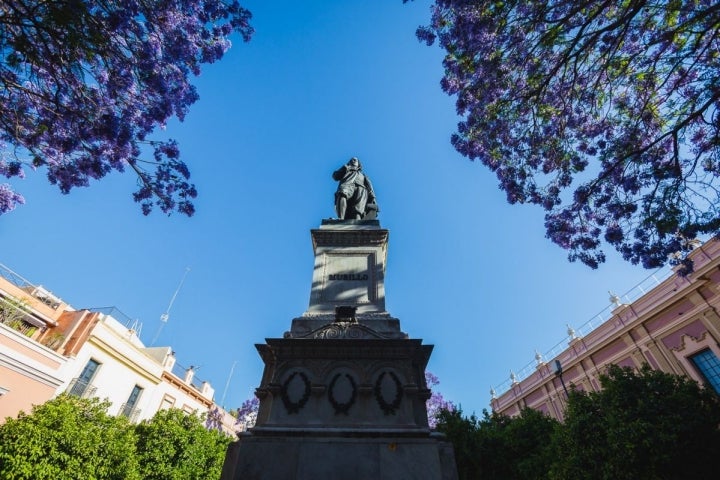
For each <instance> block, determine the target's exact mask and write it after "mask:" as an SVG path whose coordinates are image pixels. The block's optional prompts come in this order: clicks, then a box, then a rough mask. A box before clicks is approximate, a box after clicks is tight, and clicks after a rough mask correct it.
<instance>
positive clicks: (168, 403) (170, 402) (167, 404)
mask: <svg viewBox="0 0 720 480" xmlns="http://www.w3.org/2000/svg"><path fill="white" fill-rule="evenodd" d="M174 405H175V399H174V398H173V397H171V396H170V395H167V394H166V395H165V396H164V397H163V399H162V403H161V404H160V410H167V409H168V408H172V407H173V406H174Z"/></svg>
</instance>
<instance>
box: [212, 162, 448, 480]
mask: <svg viewBox="0 0 720 480" xmlns="http://www.w3.org/2000/svg"><path fill="white" fill-rule="evenodd" d="M353 160H355V161H356V164H355V165H356V168H357V170H352V168H350V167H352V165H351V164H352V161H353ZM348 167H349V170H348V171H349V172H350V173H353V172H357V171H359V170H360V168H361V167H360V166H359V162H357V159H352V160H351V161H350V162H348ZM340 171H343V172H345V173H343V176H340V175H338V176H339V177H340V178H345V179H347V178H351V177H352V176H351V175H350V174H348V173H347V172H346V171H344V170H342V169H341V170H338V172H340ZM336 173H337V172H336ZM352 178H353V179H354V180H353V181H356V182H362V185H364V186H365V187H362V188H366V189H367V186H369V180H368V179H367V177H362V178H361V177H358V176H355V177H352ZM336 179H337V178H336ZM341 186H342V183H341ZM369 190H370V191H372V187H369ZM338 192H340V188H339V189H338ZM346 195H348V197H347V198H346ZM358 195H359V196H360V200H359V201H362V195H365V200H366V201H367V200H368V199H370V197H369V196H368V193H367V192H364V193H363V192H362V191H361V192H360V194H358V193H357V191H354V192H351V191H350V190H349V189H348V188H346V189H345V190H343V193H342V194H340V193H338V194H336V203H337V204H338V215H339V216H340V217H341V218H342V220H323V221H322V224H321V225H320V228H318V229H313V230H312V231H311V235H312V243H313V251H314V254H315V265H314V269H313V276H312V287H311V292H310V303H309V306H308V309H307V311H305V312H304V313H303V314H302V315H301V316H300V317H298V318H295V319H293V320H292V323H291V328H290V330H289V331H287V332H285V333H284V335H283V338H268V339H266V343H264V344H258V345H256V348H257V349H258V352H259V353H260V356H261V358H262V360H263V362H264V364H265V368H264V371H263V376H262V380H261V382H260V386H259V387H258V388H257V389H256V392H255V394H256V396H257V397H258V399H259V400H260V407H259V410H258V416H257V421H256V424H255V426H254V427H253V428H250V429H249V430H248V431H247V432H243V433H241V434H240V435H239V438H238V440H237V441H236V442H234V443H232V444H231V445H230V446H229V448H228V452H227V456H226V459H225V464H224V467H223V474H222V477H221V480H240V479H272V480H274V479H278V480H280V479H282V480H285V479H298V480H316V479H319V478H330V479H334V480H363V479H373V480H404V479H408V480H410V479H423V480H425V479H438V480H439V479H442V480H454V479H457V471H456V467H455V459H454V455H453V451H452V446H451V445H450V444H449V443H448V442H446V441H444V439H443V437H442V436H441V435H438V434H435V433H433V432H432V431H431V430H430V429H429V427H428V420H427V408H426V405H425V402H426V401H427V399H428V398H429V397H430V390H429V389H428V388H427V384H426V382H425V367H426V365H427V362H428V360H429V358H430V354H431V352H432V348H433V347H432V346H431V345H423V344H422V340H419V339H411V338H409V337H408V335H407V334H405V333H403V332H402V331H401V330H400V321H399V320H398V319H397V318H393V317H392V316H390V314H389V313H388V312H386V311H385V265H386V259H387V246H388V236H389V235H388V231H387V230H385V229H382V228H381V227H380V222H379V221H377V220H375V219H374V218H373V219H368V218H367V215H364V218H347V217H346V213H345V212H348V211H353V212H354V211H358V209H359V208H358V206H357V205H356V204H355V203H353V202H348V201H347V199H348V198H350V199H352V198H355V197H357V196H358ZM338 197H341V198H338ZM343 199H344V200H346V201H345V202H344V204H343V202H341V201H340V200H343ZM371 200H372V204H371V205H364V206H363V208H362V209H360V211H361V212H367V211H368V207H370V208H369V211H371V212H372V215H370V216H372V217H374V212H376V211H377V205H375V204H374V194H372V198H371ZM341 207H342V208H341ZM340 213H343V215H340Z"/></svg>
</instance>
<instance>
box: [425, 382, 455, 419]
mask: <svg viewBox="0 0 720 480" xmlns="http://www.w3.org/2000/svg"><path fill="white" fill-rule="evenodd" d="M425 383H426V384H427V387H428V388H429V389H430V390H431V391H432V393H431V395H430V398H429V399H428V400H427V401H426V402H425V406H426V407H427V416H428V425H429V426H430V428H432V429H435V427H437V416H438V414H439V413H440V412H441V411H442V410H449V411H451V412H452V411H454V410H455V409H456V407H455V404H454V403H452V402H451V401H449V400H445V398H444V397H443V395H442V393H440V392H438V391H437V390H436V389H434V387H437V386H438V385H440V380H439V379H438V377H437V376H435V375H433V374H432V373H430V372H428V371H426V372H425Z"/></svg>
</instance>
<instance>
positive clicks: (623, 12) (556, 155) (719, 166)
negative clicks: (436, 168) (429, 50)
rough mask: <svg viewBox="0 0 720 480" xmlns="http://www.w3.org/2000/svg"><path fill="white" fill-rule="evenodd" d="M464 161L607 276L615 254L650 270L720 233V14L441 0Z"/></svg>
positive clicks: (700, 7) (602, 4)
mask: <svg viewBox="0 0 720 480" xmlns="http://www.w3.org/2000/svg"><path fill="white" fill-rule="evenodd" d="M432 11H433V13H432V20H431V23H430V25H428V26H425V27H421V28H419V29H418V37H419V38H420V39H421V40H424V41H426V42H427V43H428V44H432V43H433V42H434V41H436V40H437V41H438V43H439V45H440V46H441V47H442V48H443V49H444V50H445V51H446V52H447V55H446V56H445V60H444V62H443V63H444V67H445V75H444V77H443V79H442V88H443V90H444V91H445V92H447V93H448V94H449V95H452V96H455V97H456V106H457V111H458V114H459V115H460V116H461V121H460V123H459V125H458V130H457V132H456V133H455V134H454V135H453V136H452V143H453V145H454V146H455V148H456V149H457V150H458V151H459V152H460V153H462V154H463V155H465V156H466V157H468V158H470V159H471V160H479V161H481V162H482V163H483V164H485V165H486V166H487V167H489V168H490V169H491V170H492V171H494V172H495V173H496V174H497V177H498V179H499V180H500V187H501V188H502V189H503V190H504V191H505V192H506V193H507V198H508V201H509V202H510V203H530V204H537V205H540V206H542V207H543V208H544V209H545V211H546V214H545V226H546V229H547V231H546V234H547V237H548V238H550V239H551V240H552V241H553V242H555V243H557V244H558V245H560V246H561V247H563V248H565V249H567V250H568V251H569V259H570V260H571V261H574V260H580V261H582V262H583V263H585V264H587V265H589V266H591V267H593V268H596V267H597V266H598V264H599V263H601V262H603V261H604V260H605V255H604V253H603V251H602V244H603V241H605V242H607V244H609V245H612V246H613V247H614V248H616V249H617V250H618V251H619V252H620V253H621V254H622V256H623V257H624V258H625V259H626V260H629V261H630V262H632V263H640V264H642V265H643V266H645V267H647V268H652V267H657V266H660V265H662V264H664V263H666V262H667V261H668V259H670V262H671V263H682V264H684V265H685V266H686V267H691V264H690V262H688V261H687V260H686V254H687V252H688V251H689V250H690V249H691V248H692V244H693V242H692V240H693V239H695V238H696V237H698V236H701V235H703V234H711V235H716V234H718V232H720V197H719V191H718V188H719V187H720V182H719V179H718V176H719V175H720V112H719V111H718V107H719V106H720V4H718V2H716V1H713V0H662V1H650V0H613V1H609V0H502V1H500V0H436V1H435V3H434V5H433V7H432Z"/></svg>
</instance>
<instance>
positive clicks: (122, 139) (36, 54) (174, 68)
mask: <svg viewBox="0 0 720 480" xmlns="http://www.w3.org/2000/svg"><path fill="white" fill-rule="evenodd" d="M249 19H250V12H249V11H248V10H246V9H244V8H242V7H241V6H240V5H239V3H238V2H237V0H227V1H225V0H172V1H162V0H54V1H45V0H6V1H3V2H0V175H2V176H5V177H7V178H11V177H22V176H24V173H25V172H24V170H25V169H26V168H31V169H41V170H43V171H45V172H46V173H47V176H48V179H49V181H50V182H51V183H52V184H55V185H57V186H58V187H59V188H60V191H61V192H63V193H68V192H70V190H71V189H72V188H74V187H80V186H87V185H88V184H89V182H90V179H100V178H102V177H104V176H105V175H107V174H108V173H110V172H111V171H120V172H122V171H125V170H126V169H129V170H131V171H133V172H134V173H135V174H136V175H137V178H138V190H137V191H136V192H135V193H134V194H133V196H134V199H135V201H136V202H139V203H140V204H141V207H142V211H143V213H145V214H147V213H149V212H150V211H151V209H152V208H153V206H157V207H159V208H160V209H161V210H162V211H163V212H165V213H170V212H172V211H179V212H182V213H184V214H186V215H192V214H193V212H194V207H193V204H192V199H193V198H195V196H196V190H195V187H194V185H193V184H192V183H190V182H189V181H188V179H189V176H190V174H189V171H188V168H187V167H186V165H185V163H183V162H182V161H181V160H180V154H179V150H178V146H177V143H176V142H175V141H173V140H167V141H157V140H155V141H154V140H152V139H151V138H150V134H151V133H152V132H153V131H154V130H155V129H156V128H157V127H164V125H165V124H166V122H167V121H168V119H170V118H172V117H177V118H178V119H180V120H182V119H183V118H184V117H185V114H186V113H187V111H188V108H189V106H190V105H191V104H193V103H194V102H195V101H196V100H197V99H198V94H197V92H196V90H195V88H194V87H193V86H192V85H191V84H190V82H189V78H190V77H191V76H193V75H198V74H199V73H200V66H201V65H202V64H204V63H212V62H214V61H216V60H219V59H220V58H221V57H222V56H223V54H224V53H225V51H226V50H227V49H228V48H229V47H230V40H229V37H230V35H231V34H233V32H237V33H239V34H240V35H241V36H242V38H243V39H244V40H245V41H247V40H249V38H250V35H251V34H252V32H253V30H252V28H251V27H250V25H249V23H248V22H249ZM23 202H24V199H23V197H22V196H21V195H20V194H19V193H17V192H15V191H14V190H13V189H12V188H11V187H10V185H8V184H0V214H3V213H6V212H8V211H9V210H12V209H13V208H14V207H15V206H16V205H17V204H19V203H23Z"/></svg>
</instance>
